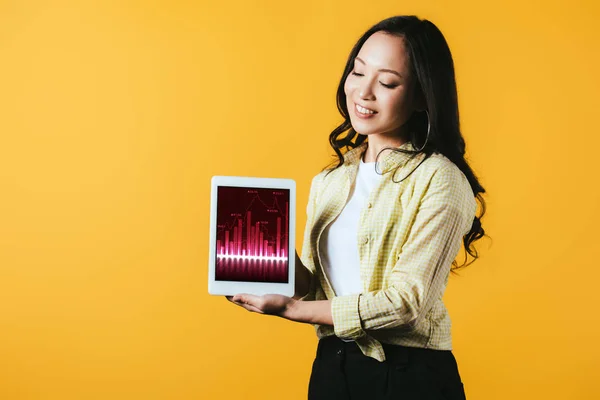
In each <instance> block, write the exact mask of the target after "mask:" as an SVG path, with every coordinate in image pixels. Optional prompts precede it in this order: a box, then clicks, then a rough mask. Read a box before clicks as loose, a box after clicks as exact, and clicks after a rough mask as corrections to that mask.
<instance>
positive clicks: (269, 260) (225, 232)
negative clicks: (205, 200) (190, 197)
mask: <svg viewBox="0 0 600 400" xmlns="http://www.w3.org/2000/svg"><path fill="white" fill-rule="evenodd" d="M289 196H290V195H289V190H286V189H268V188H243V187H228V186H221V187H219V190H218V193H217V238H216V239H217V240H216V246H217V249H216V254H217V257H216V266H215V275H216V276H215V279H216V280H227V281H245V282H275V283H287V282H288V275H289V269H288V268H289V258H288V254H289V252H288V247H289V246H288V241H289V240H288V238H289V236H288V235H289Z"/></svg>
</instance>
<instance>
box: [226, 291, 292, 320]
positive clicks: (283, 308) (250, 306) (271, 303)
mask: <svg viewBox="0 0 600 400" xmlns="http://www.w3.org/2000/svg"><path fill="white" fill-rule="evenodd" d="M226 297H227V300H229V301H231V302H232V303H234V304H237V305H238V306H240V307H243V308H245V309H246V310H248V311H252V312H256V313H259V314H269V315H277V316H280V317H283V318H288V319H289V314H290V310H291V309H292V307H293V306H294V304H296V302H297V300H295V299H293V298H291V297H287V296H283V295H280V294H265V295H262V296H256V295H253V294H246V293H241V294H236V295H235V296H226Z"/></svg>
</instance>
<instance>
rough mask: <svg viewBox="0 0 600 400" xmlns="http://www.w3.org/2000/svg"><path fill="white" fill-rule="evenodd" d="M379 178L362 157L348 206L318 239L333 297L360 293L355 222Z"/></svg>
mask: <svg viewBox="0 0 600 400" xmlns="http://www.w3.org/2000/svg"><path fill="white" fill-rule="evenodd" d="M381 178H382V176H381V175H379V174H378V173H377V172H376V171H375V163H374V162H372V163H365V162H364V161H363V160H362V157H361V160H360V164H359V166H358V173H357V174H356V180H355V182H354V185H352V188H351V189H350V191H351V193H350V199H349V200H348V203H346V205H345V207H344V209H343V210H342V212H341V213H340V215H338V217H337V218H336V219H335V220H334V221H333V222H332V223H331V224H329V226H328V227H327V228H325V230H324V231H323V234H322V236H321V241H320V243H319V252H320V258H321V261H322V264H323V271H324V272H325V274H326V275H327V277H328V278H329V282H330V283H331V286H332V287H333V291H334V292H335V295H336V296H344V295H348V294H358V293H361V292H362V283H361V281H360V269H359V268H360V263H359V258H358V245H357V240H358V239H357V234H358V220H359V217H360V212H361V210H362V209H363V207H364V205H365V202H366V201H367V198H368V197H369V195H370V194H371V191H372V190H373V188H374V187H375V186H376V185H377V183H378V182H379V181H380V180H381Z"/></svg>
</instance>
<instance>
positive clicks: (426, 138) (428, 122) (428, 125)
mask: <svg viewBox="0 0 600 400" xmlns="http://www.w3.org/2000/svg"><path fill="white" fill-rule="evenodd" d="M425 114H427V136H426V137H425V143H423V146H421V148H420V149H417V150H416V151H417V152H419V151H422V150H423V149H424V148H425V146H427V141H428V140H429V131H430V129H431V123H430V121H429V112H427V110H425Z"/></svg>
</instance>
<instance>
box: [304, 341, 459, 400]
mask: <svg viewBox="0 0 600 400" xmlns="http://www.w3.org/2000/svg"><path fill="white" fill-rule="evenodd" d="M383 349H384V351H385V356H386V360H385V361H384V362H379V361H377V360H376V359H374V358H371V357H367V356H365V355H364V354H363V353H362V352H361V351H360V348H359V347H358V346H357V345H356V343H355V342H344V341H343V340H341V339H339V338H338V337H337V336H329V337H326V338H323V339H321V340H319V345H318V347H317V355H316V358H315V361H314V362H313V366H312V373H311V376H310V382H309V386H308V399H309V400H342V399H343V400H363V399H364V400H378V399H402V400H429V399H431V400H438V399H439V400H465V392H464V387H463V383H462V381H461V378H460V375H459V373H458V366H457V364H456V359H455V358H454V355H453V354H452V351H450V350H433V349H423V348H415V347H404V346H397V345H390V344H383Z"/></svg>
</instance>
